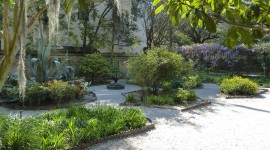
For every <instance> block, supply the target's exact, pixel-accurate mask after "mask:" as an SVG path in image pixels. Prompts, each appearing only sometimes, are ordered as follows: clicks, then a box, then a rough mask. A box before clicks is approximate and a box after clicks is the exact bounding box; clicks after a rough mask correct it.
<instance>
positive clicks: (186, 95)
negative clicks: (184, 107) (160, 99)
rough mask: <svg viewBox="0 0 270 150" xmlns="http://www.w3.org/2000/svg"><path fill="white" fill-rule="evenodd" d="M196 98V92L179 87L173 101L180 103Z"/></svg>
mask: <svg viewBox="0 0 270 150" xmlns="http://www.w3.org/2000/svg"><path fill="white" fill-rule="evenodd" d="M194 100H196V94H195V93H194V92H190V91H188V90H185V89H183V88H179V89H178V90H177V92H176V93H175V96H174V101H175V103H178V104H182V103H187V102H188V101H194Z"/></svg>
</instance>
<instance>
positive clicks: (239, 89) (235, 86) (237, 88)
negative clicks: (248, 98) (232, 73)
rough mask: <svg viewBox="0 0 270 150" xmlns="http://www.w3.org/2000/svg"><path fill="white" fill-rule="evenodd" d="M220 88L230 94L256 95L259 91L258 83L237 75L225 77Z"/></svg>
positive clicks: (222, 91)
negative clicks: (229, 77)
mask: <svg viewBox="0 0 270 150" xmlns="http://www.w3.org/2000/svg"><path fill="white" fill-rule="evenodd" d="M219 90H220V92H221V93H224V94H228V95H254V94H255V93H256V92H257V91H258V85H257V84H256V83H254V82H252V81H251V80H249V79H247V78H242V77H237V76H236V77H233V78H231V79H224V80H223V81H222V83H221V84H220V87H219Z"/></svg>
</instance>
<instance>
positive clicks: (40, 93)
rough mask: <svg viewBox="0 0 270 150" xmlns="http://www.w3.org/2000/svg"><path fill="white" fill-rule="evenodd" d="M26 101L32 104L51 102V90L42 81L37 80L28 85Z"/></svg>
mask: <svg viewBox="0 0 270 150" xmlns="http://www.w3.org/2000/svg"><path fill="white" fill-rule="evenodd" d="M25 95H26V97H25V99H24V102H25V103H26V104H30V105H40V104H43V103H46V101H47V102H50V97H49V95H50V91H49V89H48V88H47V87H45V86H43V85H42V84H41V83H38V82H35V83H32V84H31V85H29V86H27V87H26V90H25Z"/></svg>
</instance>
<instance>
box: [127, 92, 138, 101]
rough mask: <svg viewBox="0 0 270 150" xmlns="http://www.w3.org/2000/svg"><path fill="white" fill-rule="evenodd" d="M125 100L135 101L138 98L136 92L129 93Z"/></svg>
mask: <svg viewBox="0 0 270 150" xmlns="http://www.w3.org/2000/svg"><path fill="white" fill-rule="evenodd" d="M125 101H126V102H128V103H135V102H136V101H137V100H136V95H135V94H128V95H127V97H126V98H125Z"/></svg>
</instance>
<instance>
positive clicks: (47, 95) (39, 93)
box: [24, 80, 86, 105]
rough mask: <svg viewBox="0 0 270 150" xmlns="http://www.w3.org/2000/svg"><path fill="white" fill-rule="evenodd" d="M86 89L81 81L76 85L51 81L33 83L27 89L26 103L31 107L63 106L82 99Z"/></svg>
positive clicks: (75, 83)
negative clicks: (44, 105) (51, 104)
mask: <svg viewBox="0 0 270 150" xmlns="http://www.w3.org/2000/svg"><path fill="white" fill-rule="evenodd" d="M85 91H86V89H85V87H84V86H83V84H82V83H81V81H75V82H74V84H69V83H68V82H62V81H57V80H51V81H49V82H47V83H32V84H31V85H29V86H27V87H26V98H25V100H24V102H25V103H26V104H30V105H40V104H48V103H52V102H54V103H56V104H58V105H59V104H61V103H62V102H70V101H73V100H75V99H80V98H81V97H83V96H84V94H85Z"/></svg>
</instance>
